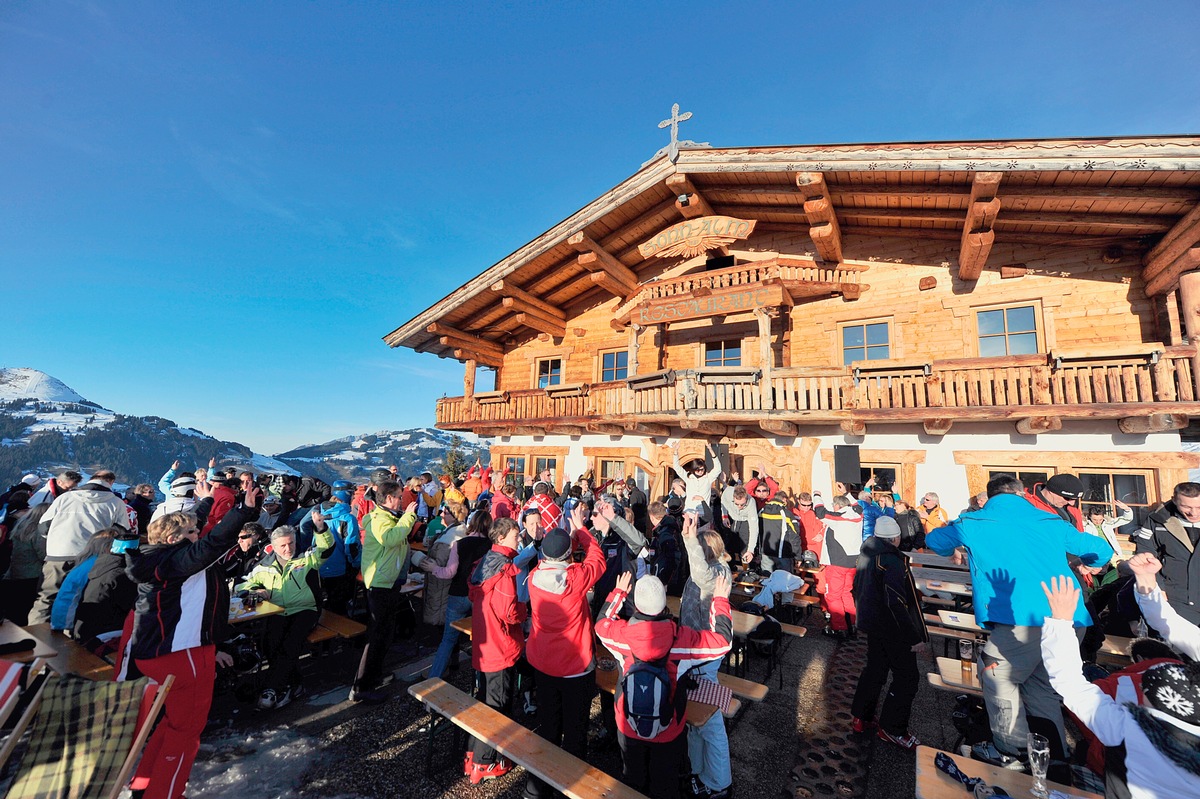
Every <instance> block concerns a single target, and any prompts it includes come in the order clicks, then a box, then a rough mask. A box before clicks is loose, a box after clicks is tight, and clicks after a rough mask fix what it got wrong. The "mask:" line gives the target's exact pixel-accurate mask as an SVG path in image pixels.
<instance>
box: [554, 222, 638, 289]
mask: <svg viewBox="0 0 1200 799" xmlns="http://www.w3.org/2000/svg"><path fill="white" fill-rule="evenodd" d="M567 244H569V245H570V246H572V247H574V248H575V250H576V252H578V253H579V257H578V258H577V259H576V260H577V261H578V263H579V265H580V266H582V267H583V268H584V269H586V270H587V271H589V272H600V271H603V272H607V273H608V274H609V276H610V277H612V279H613V280H616V281H617V282H618V283H623V284H625V285H627V286H629V288H630V292H627V293H631V292H632V289H633V288H634V287H636V286H637V284H638V276H637V273H636V272H634V271H633V270H632V269H630V268H629V267H628V266H626V265H625V264H623V263H621V262H620V261H618V260H617V259H616V258H615V257H614V256H613V255H612V254H611V253H610V252H609V251H608V250H606V249H604V248H603V247H601V246H600V245H599V244H597V243H596V242H594V241H592V239H591V238H589V237H588V236H587V235H585V234H584V232H583V231H582V230H581V231H579V232H578V233H575V234H574V235H572V236H571V237H570V238H569V239H567Z"/></svg>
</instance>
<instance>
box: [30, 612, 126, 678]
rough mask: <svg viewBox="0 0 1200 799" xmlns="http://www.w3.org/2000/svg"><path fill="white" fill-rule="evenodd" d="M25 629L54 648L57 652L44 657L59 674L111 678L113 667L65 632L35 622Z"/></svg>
mask: <svg viewBox="0 0 1200 799" xmlns="http://www.w3.org/2000/svg"><path fill="white" fill-rule="evenodd" d="M25 631H26V632H28V633H29V634H30V635H32V636H33V637H34V638H36V639H37V640H39V641H41V642H42V643H44V644H46V645H47V646H48V647H50V648H51V649H53V650H54V651H55V652H56V654H54V655H51V656H48V657H45V658H43V660H44V661H45V662H46V664H47V665H48V666H49V667H50V668H51V669H52V670H53V671H55V672H57V673H59V674H74V675H76V676H79V677H83V678H85V679H88V680H96V681H102V680H111V679H112V678H113V667H112V664H111V663H109V662H108V661H107V660H105V659H104V658H102V657H99V656H98V655H94V654H92V653H91V652H90V651H88V650H87V649H86V648H85V647H83V646H80V645H79V644H77V643H75V642H74V641H72V640H71V639H70V638H68V637H67V636H66V635H64V634H63V633H61V632H59V631H57V630H51V629H50V625H49V624H33V625H30V626H29V627H26V628H25Z"/></svg>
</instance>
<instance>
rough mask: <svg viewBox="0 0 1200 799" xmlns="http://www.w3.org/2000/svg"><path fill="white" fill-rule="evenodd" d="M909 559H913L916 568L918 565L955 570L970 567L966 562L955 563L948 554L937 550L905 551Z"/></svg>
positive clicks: (964, 569)
mask: <svg viewBox="0 0 1200 799" xmlns="http://www.w3.org/2000/svg"><path fill="white" fill-rule="evenodd" d="M904 554H906V555H908V559H909V560H910V561H912V565H913V567H914V568H916V567H918V566H927V567H929V568H932V569H953V570H954V571H968V570H969V569H970V567H969V566H968V565H967V564H966V563H965V562H964V563H955V562H954V561H952V560H950V558H949V557H948V556H946V555H939V554H937V553H936V552H905V553H904Z"/></svg>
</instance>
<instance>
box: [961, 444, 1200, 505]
mask: <svg viewBox="0 0 1200 799" xmlns="http://www.w3.org/2000/svg"><path fill="white" fill-rule="evenodd" d="M954 462H955V463H957V464H959V465H960V466H965V467H966V472H967V490H968V491H969V492H970V493H972V494H978V493H980V492H982V491H984V490H986V489H987V473H988V471H989V470H994V471H1030V470H1033V469H1049V470H1050V474H1051V475H1054V474H1061V473H1064V472H1066V473H1070V474H1079V473H1080V472H1090V473H1093V474H1103V473H1108V474H1121V473H1146V474H1147V475H1148V478H1147V485H1146V494H1147V498H1148V499H1150V498H1153V499H1151V503H1152V504H1153V503H1154V502H1165V501H1166V499H1169V498H1170V497H1171V493H1172V492H1173V491H1174V490H1175V486H1176V485H1177V484H1178V483H1183V482H1186V481H1187V480H1188V470H1189V469H1195V468H1197V467H1200V455H1198V454H1196V453H1192V452H1143V451H1137V452H1130V451H1127V450H1113V451H1108V452H1078V451H1072V452H1066V451H1051V450H1035V451H1026V450H1012V451H998V450H993V451H988V450H956V451H955V452H954Z"/></svg>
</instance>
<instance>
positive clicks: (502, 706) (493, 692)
mask: <svg viewBox="0 0 1200 799" xmlns="http://www.w3.org/2000/svg"><path fill="white" fill-rule="evenodd" d="M520 532H521V528H520V527H518V526H517V523H516V522H515V521H513V520H512V519H496V520H495V521H493V522H492V527H491V529H490V530H489V531H488V536H489V537H490V538H491V539H492V548H491V549H490V550H488V553H487V554H486V555H484V556H483V558H481V559H480V561H479V565H478V566H476V567H475V571H474V573H472V574H471V578H470V580H469V586H470V589H469V590H470V597H471V630H472V634H471V638H472V642H471V661H472V664H471V665H473V666H474V667H475V671H476V672H478V673H479V682H478V689H477V696H476V699H481V700H483V702H484V703H485V704H486V705H487V706H488V707H492V708H495V709H496V710H499V711H500V712H504V711H505V710H507V709H508V706H509V703H510V702H511V701H512V691H513V683H514V678H515V676H516V665H517V660H518V659H519V658H520V657H521V650H522V649H523V648H524V646H525V633H524V631H523V630H522V627H521V626H522V625H523V624H524V623H525V615H526V611H525V605H524V604H522V603H520V602H518V601H517V571H518V569H517V567H516V566H514V565H513V562H512V560H513V558H514V557H515V556H516V554H517V543H518V538H519V536H520ZM466 767H470V771H469V773H470V775H471V783H472V784H476V785H477V784H479V783H480V782H482V781H484V780H490V779H494V778H496V777H499V776H502V775H504V774H507V773H508V772H509V771H511V770H512V764H511V763H509V762H508V761H507V760H505V759H504V758H499V759H497V758H496V750H495V749H493V748H492V747H490V746H488V745H487V744H485V743H484V742H482V741H479V740H474V741H472V743H471V752H470V753H469V754H468V755H467V760H466V762H465V763H464V770H465V769H466Z"/></svg>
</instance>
